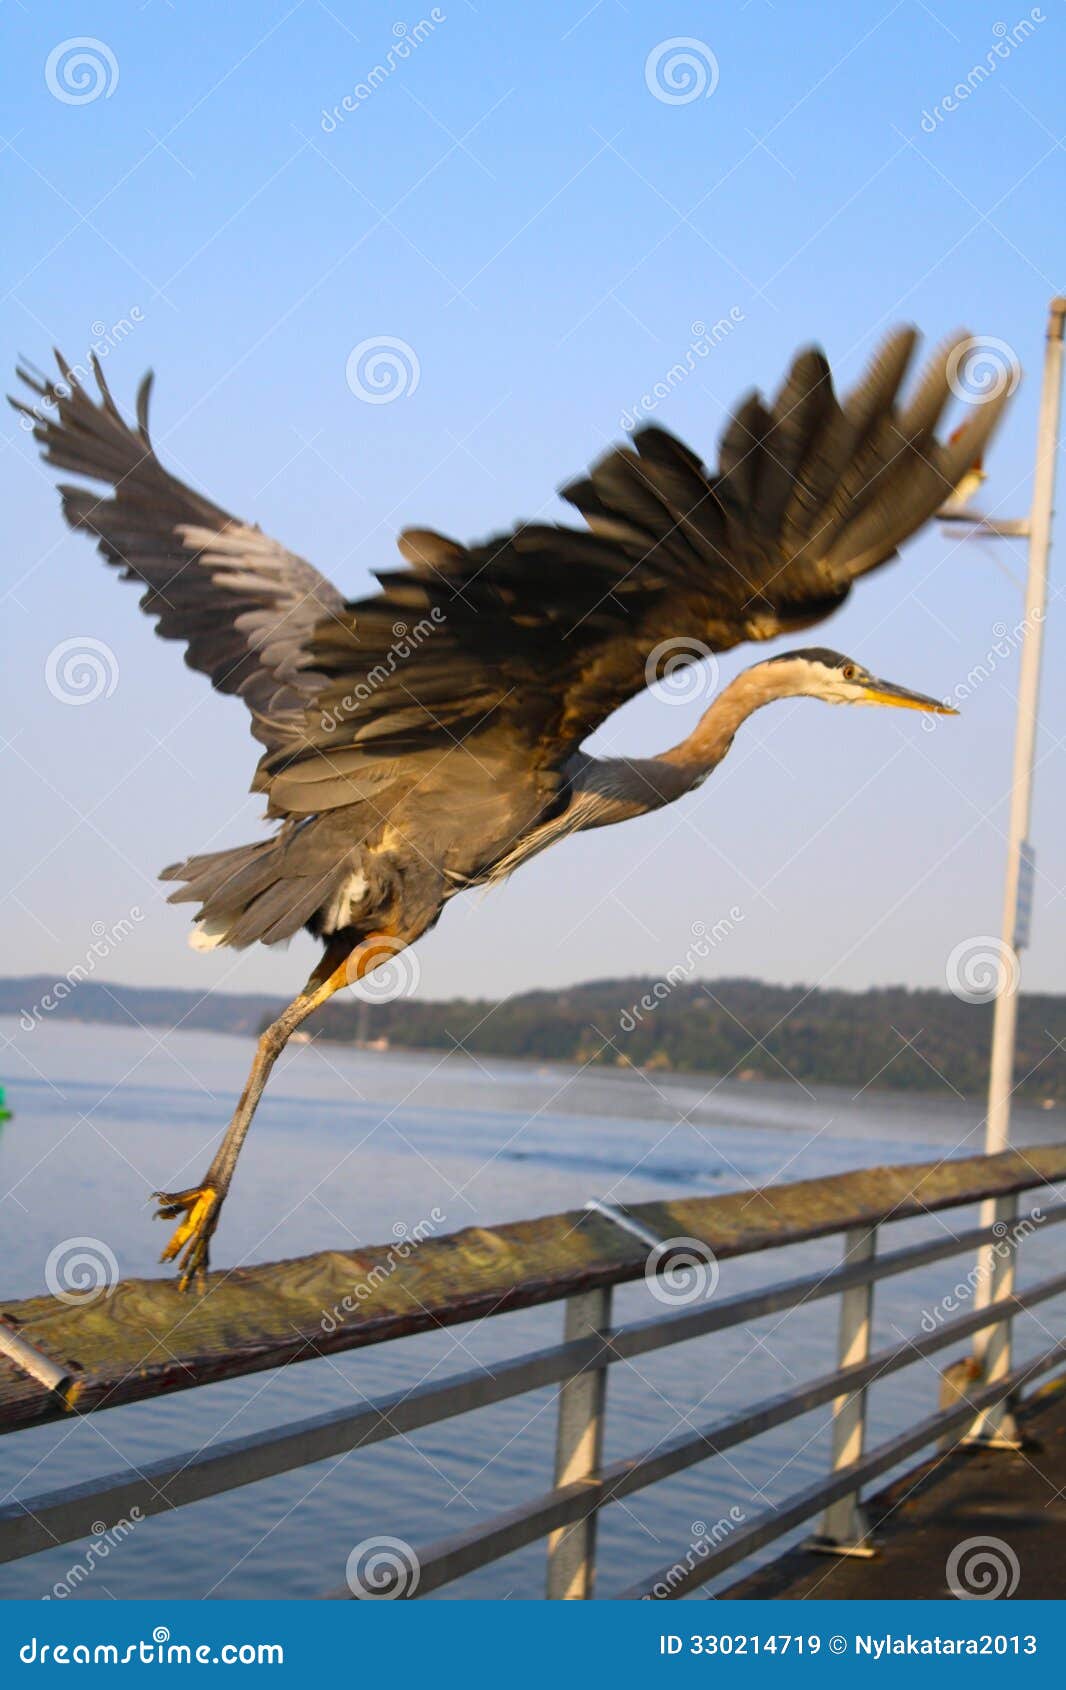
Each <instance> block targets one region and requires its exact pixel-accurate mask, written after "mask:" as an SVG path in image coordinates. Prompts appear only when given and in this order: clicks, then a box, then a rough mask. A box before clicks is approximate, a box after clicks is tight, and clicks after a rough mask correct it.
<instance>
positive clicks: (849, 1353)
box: [810, 1226, 877, 1555]
mask: <svg viewBox="0 0 1066 1690" xmlns="http://www.w3.org/2000/svg"><path fill="white" fill-rule="evenodd" d="M876 1251H877V1228H876V1227H875V1226H856V1227H850V1228H849V1229H848V1231H847V1232H845V1234H844V1266H845V1267H855V1266H857V1265H858V1263H860V1262H870V1261H873V1258H874V1255H875V1254H876ZM873 1304H874V1288H873V1282H872V1281H868V1282H867V1283H866V1284H865V1285H854V1286H852V1287H851V1289H850V1290H848V1291H842V1292H841V1294H840V1339H839V1344H838V1359H837V1366H838V1367H854V1366H855V1365H856V1364H857V1363H858V1362H863V1361H866V1360H867V1359H868V1358H869V1354H870V1335H871V1327H872V1324H873ZM865 1442H866V1391H865V1388H864V1389H863V1390H861V1391H850V1392H849V1393H848V1394H847V1395H846V1396H843V1397H837V1398H836V1399H835V1401H834V1403H833V1472H834V1473H835V1472H836V1471H837V1470H838V1469H839V1468H841V1467H850V1466H851V1463H852V1462H853V1461H858V1459H859V1457H860V1456H861V1455H862V1453H863V1447H864V1445H865ZM810 1547H811V1548H812V1549H818V1550H821V1551H822V1553H823V1554H828V1555H872V1554H873V1553H874V1548H873V1545H872V1543H871V1542H870V1533H869V1527H868V1526H867V1523H866V1517H865V1515H864V1513H863V1509H862V1504H861V1502H860V1500H859V1493H858V1491H853V1492H851V1494H850V1495H848V1496H842V1497H840V1498H839V1499H838V1500H837V1501H836V1502H831V1503H830V1505H829V1507H828V1508H827V1509H826V1511H825V1513H824V1514H823V1516H822V1524H821V1530H820V1531H819V1533H818V1536H817V1537H816V1538H814V1539H813V1540H812V1541H811V1544H810Z"/></svg>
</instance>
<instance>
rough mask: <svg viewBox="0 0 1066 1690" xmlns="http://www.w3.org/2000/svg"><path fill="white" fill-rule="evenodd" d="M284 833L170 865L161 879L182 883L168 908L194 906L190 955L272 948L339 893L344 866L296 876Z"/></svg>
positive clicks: (291, 934) (295, 931)
mask: <svg viewBox="0 0 1066 1690" xmlns="http://www.w3.org/2000/svg"><path fill="white" fill-rule="evenodd" d="M288 843H289V841H288V839H287V837H286V831H285V830H283V831H282V833H281V834H279V835H278V836H277V837H276V838H274V839H267V840H262V841H260V842H259V843H258V844H255V845H238V846H235V847H233V848H232V849H230V850H227V851H209V852H207V853H206V854H205V855H203V856H197V857H188V858H186V860H185V861H184V862H180V863H173V864H171V866H170V867H169V868H165V869H164V870H163V872H162V874H161V875H160V879H161V880H178V881H181V882H182V884H181V886H180V887H179V889H178V890H177V891H176V892H172V893H171V894H170V897H169V899H168V902H169V903H172V904H181V903H198V904H199V905H200V910H199V912H198V914H197V916H196V918H195V925H194V927H193V931H192V933H191V934H190V936H189V943H190V944H191V945H192V947H193V949H194V950H205V951H206V950H214V949H215V948H216V947H217V946H219V945H228V946H231V947H232V948H233V949H235V950H244V949H245V947H246V946H248V945H254V944H257V943H259V944H264V945H275V944H279V943H281V942H283V941H285V940H287V939H291V938H292V937H293V935H294V934H295V933H298V932H299V931H300V928H301V927H304V926H305V925H306V924H307V923H308V922H310V921H312V918H313V917H315V915H316V912H318V911H320V910H321V909H322V908H323V906H328V905H329V904H330V902H331V900H332V899H334V898H335V896H336V892H337V885H336V883H337V881H338V877H340V878H343V874H344V869H343V866H342V865H333V866H331V869H330V870H328V871H327V872H325V873H322V872H319V873H311V874H308V873H303V874H299V873H295V872H294V868H293V862H292V858H291V856H290V855H289V853H288V850H287V846H288Z"/></svg>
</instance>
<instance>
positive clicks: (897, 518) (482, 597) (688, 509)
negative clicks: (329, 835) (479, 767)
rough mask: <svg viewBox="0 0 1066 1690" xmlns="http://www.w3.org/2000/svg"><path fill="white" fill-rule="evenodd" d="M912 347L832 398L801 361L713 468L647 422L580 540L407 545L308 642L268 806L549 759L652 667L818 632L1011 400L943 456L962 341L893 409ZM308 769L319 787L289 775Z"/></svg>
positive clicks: (579, 490)
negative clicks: (417, 767)
mask: <svg viewBox="0 0 1066 1690" xmlns="http://www.w3.org/2000/svg"><path fill="white" fill-rule="evenodd" d="M915 340H916V336H915V334H914V332H913V331H912V330H909V329H905V330H900V331H898V332H897V333H895V334H894V335H892V336H891V337H890V338H889V339H888V340H887V341H886V342H885V344H884V345H883V347H882V348H881V350H880V351H879V352H878V354H877V355H876V357H875V358H874V360H873V362H872V364H871V365H870V368H869V370H868V371H867V374H866V376H865V377H864V379H863V380H862V382H861V383H860V384H859V386H858V387H857V388H856V389H855V391H854V392H853V393H851V394H850V395H849V396H848V397H846V398H845V399H844V400H843V401H839V400H838V399H837V397H836V395H835V393H834V391H833V385H832V381H831V377H830V372H829V366H828V364H827V363H826V360H825V358H824V356H823V355H822V353H821V352H819V351H816V350H810V351H806V352H803V353H801V354H800V355H799V356H798V357H797V359H796V360H795V362H794V364H793V366H792V369H791V371H790V373H789V375H788V377H787V379H786V381H785V383H784V385H783V387H782V389H781V391H780V393H779V394H778V396H777V398H776V400H775V402H774V403H773V404H772V405H770V406H767V405H765V404H764V403H763V402H762V401H761V400H760V399H759V398H758V397H754V396H753V397H751V398H749V399H747V400H746V401H745V402H744V403H743V404H742V405H741V406H740V407H739V409H738V410H737V412H736V415H735V417H734V418H733V421H732V422H731V423H730V425H729V426H728V428H727V429H726V431H725V434H724V435H723V438H722V441H721V445H720V450H719V461H718V468H717V471H716V472H715V473H711V472H709V471H708V470H706V469H705V468H704V467H703V465H702V464H701V463H700V462H699V460H698V459H697V458H696V457H695V455H694V454H693V453H692V452H691V451H690V450H689V449H688V448H687V447H686V446H684V445H683V444H682V443H681V442H680V441H679V440H676V439H675V438H674V437H673V436H672V435H670V434H669V433H667V432H666V431H665V430H664V429H660V428H654V427H648V428H643V429H641V430H640V431H639V432H637V433H636V434H635V435H634V436H633V440H632V443H631V444H629V445H626V446H623V447H619V448H617V449H616V450H614V451H612V452H609V453H608V454H607V455H606V457H604V458H602V459H601V460H600V462H599V463H598V464H596V465H595V467H594V468H593V469H592V470H591V471H590V472H589V474H588V476H587V477H584V478H583V479H581V480H578V481H575V482H573V483H572V484H571V485H569V486H567V487H565V488H564V489H563V496H564V497H565V498H566V499H568V500H569V501H570V503H571V504H573V505H574V506H575V507H576V508H577V509H578V510H579V511H580V512H581V515H582V516H583V517H584V519H585V522H586V525H587V526H586V528H585V529H584V530H578V529H571V528H565V527H553V526H548V525H543V524H534V525H527V526H522V527H518V528H516V529H514V530H513V531H512V532H510V533H507V534H504V535H501V536H498V537H497V538H495V539H493V540H490V541H488V542H486V543H484V544H481V545H475V546H470V547H466V546H462V545H459V544H457V543H456V542H455V541H453V540H448V539H446V538H445V537H444V536H442V535H439V534H434V533H431V532H428V531H418V530H415V531H408V532H407V533H406V534H405V535H404V536H403V537H402V539H401V542H400V550H401V552H402V554H403V556H404V558H405V559H406V561H407V564H408V566H409V567H408V569H407V570H404V571H400V570H397V571H394V572H386V573H383V574H380V575H379V580H380V583H381V591H380V593H378V594H377V595H375V596H374V597H373V598H369V599H366V600H364V601H361V602H359V603H355V604H350V605H348V606H346V608H345V610H344V612H343V613H342V614H341V615H339V616H336V617H334V618H332V619H331V620H330V621H328V622H324V623H322V624H320V625H319V627H318V628H317V629H316V630H315V633H314V636H313V639H312V641H311V654H312V661H313V665H314V668H315V670H316V672H317V673H319V674H320V675H321V676H323V677H324V684H323V685H322V687H321V689H320V691H319V693H318V696H317V697H316V700H315V704H314V707H313V709H311V710H309V711H308V713H307V715H306V717H305V720H304V723H303V728H302V731H301V733H300V735H299V736H298V739H297V738H294V740H293V741H292V743H291V744H290V745H289V747H287V748H286V747H284V746H282V747H279V749H278V751H277V752H276V753H275V754H274V755H273V756H271V757H268V758H265V759H264V761H263V763H262V764H261V768H260V776H259V780H260V784H261V785H263V786H267V785H270V786H271V790H272V803H274V804H276V805H277V806H278V807H279V808H281V809H282V810H284V809H285V808H286V807H287V804H288V802H289V800H290V798H291V801H292V802H293V803H294V805H295V806H296V808H297V809H299V808H301V807H302V805H303V804H306V802H307V799H306V797H305V798H304V799H303V800H300V799H299V797H298V796H297V794H296V787H297V786H299V784H300V783H301V782H303V783H305V784H306V783H307V782H311V783H312V784H313V785H314V787H315V792H316V801H317V802H319V803H328V802H336V803H341V802H344V801H345V800H344V798H343V796H342V793H343V789H344V787H345V784H346V782H348V781H351V780H355V781H357V782H358V781H359V780H364V781H369V782H373V780H374V778H375V764H377V763H381V764H382V765H384V766H385V767H395V764H396V760H397V759H401V760H402V759H404V758H410V757H412V756H413V755H414V754H417V753H420V752H427V753H428V752H433V751H436V752H437V753H441V752H447V751H448V750H449V749H450V748H451V747H453V746H454V745H455V744H456V742H461V743H465V744H467V745H468V746H469V748H470V750H471V752H472V754H476V753H477V748H478V746H479V745H481V744H482V742H483V741H484V740H485V739H486V737H487V736H491V737H493V738H495V739H496V740H497V741H499V740H500V738H501V737H507V736H509V738H510V742H511V746H512V750H514V749H515V748H520V755H521V761H522V762H523V763H524V764H532V765H534V766H555V767H558V766H559V765H560V763H561V762H562V761H563V759H565V758H566V757H567V756H568V755H569V754H570V753H571V752H572V751H573V750H574V749H575V748H576V747H577V746H578V745H579V744H580V742H581V741H582V739H584V738H585V737H586V736H587V735H588V734H589V733H590V732H591V731H592V730H593V729H594V728H595V727H596V726H597V725H598V724H599V723H600V722H602V721H603V720H604V719H605V718H606V717H607V716H608V715H610V713H611V712H612V711H613V710H614V709H616V708H617V707H618V706H619V705H620V704H622V703H624V702H625V700H626V699H628V698H630V697H632V696H633V695H634V694H635V693H637V692H639V691H640V690H641V689H642V688H643V687H644V686H645V685H646V684H647V683H648V679H649V673H650V671H649V664H651V665H652V666H653V667H654V664H655V662H656V661H657V657H658V654H660V653H664V654H665V656H666V658H667V659H668V660H674V659H677V660H680V661H681V662H684V661H686V659H688V658H692V659H695V658H698V657H699V656H700V655H701V652H711V651H714V652H721V651H725V650H727V649H729V648H730V647H732V646H735V645H737V644H739V643H740V642H742V641H744V640H749V639H750V640H766V639H770V638H773V637H774V636H776V635H780V634H785V633H794V632H796V631H798V630H800V629H803V628H807V627H810V626H811V625H812V624H814V623H816V622H819V621H821V620H822V619H823V618H824V617H826V616H827V615H829V614H830V613H831V612H832V611H834V610H835V609H837V607H838V606H839V605H840V604H842V603H843V601H844V599H845V598H846V597H847V594H848V592H849V591H850V589H851V585H852V583H853V582H854V581H855V580H856V578H857V577H858V576H860V575H862V574H864V573H865V572H866V571H868V570H870V569H873V568H875V567H876V566H877V565H878V564H881V563H883V562H885V561H886V560H887V559H888V558H890V557H892V556H893V555H894V553H895V551H896V548H897V547H898V546H899V545H900V543H901V542H902V541H903V540H905V539H906V538H907V537H908V536H909V535H910V534H912V533H913V532H914V531H915V530H916V529H917V528H918V527H920V526H921V524H922V523H923V522H925V521H926V520H927V519H928V518H929V517H931V516H932V515H933V513H934V512H935V511H936V510H937V508H938V507H939V506H940V505H941V504H942V503H943V502H944V500H945V499H946V498H948V496H949V495H950V493H951V491H952V489H953V488H954V486H955V485H956V483H957V482H958V481H959V479H960V477H961V476H962V475H963V474H964V473H965V471H966V470H967V469H968V468H969V467H970V465H971V464H972V463H973V462H974V461H975V459H977V458H978V457H979V456H980V454H981V452H982V451H983V449H984V446H985V443H986V441H987V439H988V437H989V435H990V434H991V432H992V430H993V428H994V426H995V424H996V422H997V420H998V417H999V415H1000V413H1001V411H1002V408H1003V404H1004V403H1005V398H1006V395H1004V396H1002V397H1001V398H998V399H994V400H991V401H989V402H988V403H985V404H982V405H977V406H975V407H974V408H973V410H972V412H971V415H970V417H969V419H968V420H967V422H966V424H965V425H964V427H963V429H962V430H961V431H960V432H959V433H957V434H956V435H955V436H954V437H953V438H952V439H951V440H950V441H949V442H948V443H947V444H944V443H942V442H941V441H940V440H938V439H937V437H936V433H935V430H936V426H937V423H938V421H939V419H940V417H941V415H942V413H943V412H944V409H945V407H946V405H947V404H948V402H949V400H950V398H951V383H950V379H949V378H950V371H951V368H952V358H951V354H952V350H953V348H958V346H959V345H960V344H961V343H960V341H959V337H958V336H956V337H953V339H952V341H951V342H949V343H948V344H946V345H945V346H944V347H942V348H941V349H940V351H939V352H938V353H937V354H935V355H934V357H933V358H932V360H931V362H930V364H929V366H928V369H927V370H926V372H925V373H924V375H923V376H922V378H921V379H920V380H919V381H918V383H917V384H916V386H915V388H914V390H913V393H912V395H911V397H910V398H909V400H906V401H902V400H901V399H900V389H901V385H902V383H903V379H904V376H905V374H906V370H907V367H908V364H909V362H910V359H911V356H912V353H913V350H914V345H915ZM398 630H401V631H402V632H401V634H399V635H398ZM418 630H422V633H421V635H420V636H419V637H417V638H416V635H417V632H418ZM652 678H654V676H653V677H652ZM323 757H324V758H325V759H326V760H327V762H328V763H329V765H330V768H331V771H332V776H333V777H334V778H333V779H332V781H331V780H330V779H329V778H326V779H325V784H324V785H323V778H324V777H323V771H322V770H321V769H319V770H317V771H313V770H312V769H311V768H308V767H306V766H304V765H306V763H307V761H308V760H309V759H310V760H311V762H312V763H313V762H314V761H315V760H316V759H321V758H323ZM334 787H335V789H336V794H337V795H336V797H335V798H333V799H332V800H331V799H330V797H329V793H330V791H331V790H332V789H333V788H334Z"/></svg>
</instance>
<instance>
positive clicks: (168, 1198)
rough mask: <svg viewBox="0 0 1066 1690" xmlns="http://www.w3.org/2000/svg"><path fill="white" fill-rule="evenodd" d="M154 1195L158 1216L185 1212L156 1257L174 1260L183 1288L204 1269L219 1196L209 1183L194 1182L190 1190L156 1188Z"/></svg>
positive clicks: (164, 1218)
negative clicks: (196, 1184) (159, 1254)
mask: <svg viewBox="0 0 1066 1690" xmlns="http://www.w3.org/2000/svg"><path fill="white" fill-rule="evenodd" d="M155 1196H156V1200H157V1202H158V1204H159V1207H158V1209H157V1210H156V1212H155V1213H156V1219H157V1220H162V1221H169V1220H173V1219H174V1216H175V1215H184V1216H185V1219H184V1220H183V1221H182V1223H181V1225H180V1226H179V1227H178V1228H177V1229H176V1230H175V1232H174V1236H173V1237H172V1238H171V1240H170V1242H169V1244H168V1245H167V1247H166V1249H165V1250H164V1251H163V1254H162V1255H161V1256H160V1258H159V1260H160V1261H161V1262H172V1261H175V1260H176V1261H177V1263H178V1267H179V1269H180V1272H181V1278H180V1280H179V1282H178V1283H179V1285H180V1288H181V1290H182V1291H184V1290H185V1289H186V1287H187V1286H188V1284H189V1282H190V1281H191V1280H193V1279H201V1278H202V1277H203V1275H204V1274H205V1273H206V1272H207V1267H208V1249H209V1246H210V1242H211V1236H212V1234H213V1232H214V1230H215V1227H216V1226H217V1225H218V1216H219V1211H220V1209H221V1208H222V1199H221V1196H220V1194H219V1192H218V1191H216V1190H215V1188H214V1186H210V1185H198V1186H194V1187H193V1188H192V1189H191V1190H190V1191H157V1192H156V1193H155Z"/></svg>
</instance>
